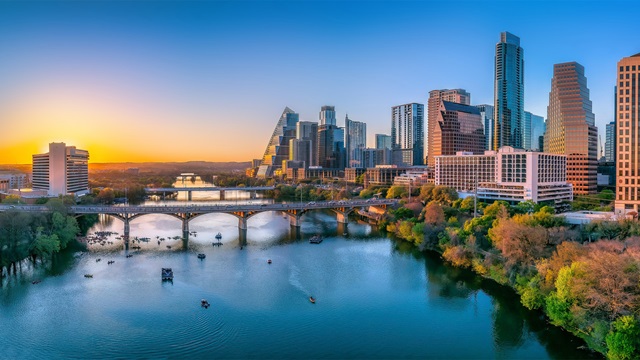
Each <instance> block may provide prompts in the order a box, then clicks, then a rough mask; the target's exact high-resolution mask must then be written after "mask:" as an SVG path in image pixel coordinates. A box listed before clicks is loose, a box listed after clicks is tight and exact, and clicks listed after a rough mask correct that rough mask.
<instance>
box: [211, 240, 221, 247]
mask: <svg viewBox="0 0 640 360" xmlns="http://www.w3.org/2000/svg"><path fill="white" fill-rule="evenodd" d="M211 245H213V246H221V245H222V243H221V242H220V241H218V242H214V243H211Z"/></svg>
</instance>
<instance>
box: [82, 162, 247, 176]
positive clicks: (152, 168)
mask: <svg viewBox="0 0 640 360" xmlns="http://www.w3.org/2000/svg"><path fill="white" fill-rule="evenodd" d="M250 166H251V162H250V161H246V162H211V161H187V162H144V163H134V162H126V163H89V172H94V171H96V172H97V171H113V170H119V171H124V170H127V169H138V170H139V171H140V172H167V171H170V172H175V173H184V172H192V173H196V174H198V173H201V172H207V173H210V172H244V170H245V169H246V168H248V167H250Z"/></svg>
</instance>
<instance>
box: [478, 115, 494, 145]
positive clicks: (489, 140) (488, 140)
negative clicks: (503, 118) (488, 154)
mask: <svg viewBox="0 0 640 360" xmlns="http://www.w3.org/2000/svg"><path fill="white" fill-rule="evenodd" d="M476 107H477V108H478V110H479V111H480V119H481V120H482V126H483V127H484V138H485V147H484V148H485V150H491V149H493V136H494V134H495V121H494V119H493V115H494V114H493V105H487V104H482V105H476Z"/></svg>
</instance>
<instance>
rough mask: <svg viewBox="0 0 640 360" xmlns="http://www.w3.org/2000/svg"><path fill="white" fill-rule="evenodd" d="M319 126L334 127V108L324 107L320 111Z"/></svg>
mask: <svg viewBox="0 0 640 360" xmlns="http://www.w3.org/2000/svg"><path fill="white" fill-rule="evenodd" d="M320 125H336V108H335V106H329V105H325V106H323V107H322V108H321V109H320Z"/></svg>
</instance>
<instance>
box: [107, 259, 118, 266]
mask: <svg viewBox="0 0 640 360" xmlns="http://www.w3.org/2000/svg"><path fill="white" fill-rule="evenodd" d="M114 262H116V261H115V260H109V261H107V265H111V264H113V263H114Z"/></svg>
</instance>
